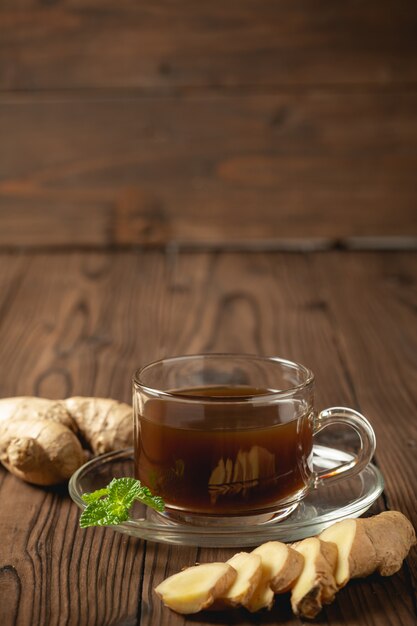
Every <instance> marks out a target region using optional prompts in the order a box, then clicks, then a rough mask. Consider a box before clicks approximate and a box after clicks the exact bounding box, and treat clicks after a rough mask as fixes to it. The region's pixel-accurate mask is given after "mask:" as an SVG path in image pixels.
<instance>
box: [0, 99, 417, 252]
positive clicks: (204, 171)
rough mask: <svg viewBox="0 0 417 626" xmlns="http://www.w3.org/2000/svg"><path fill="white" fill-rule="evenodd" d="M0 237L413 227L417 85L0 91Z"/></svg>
mask: <svg viewBox="0 0 417 626" xmlns="http://www.w3.org/2000/svg"><path fill="white" fill-rule="evenodd" d="M0 136H1V137H2V151H1V156H0V245H1V246H3V247H4V246H6V247H7V246H31V245H35V246H50V247H57V246H60V245H67V246H79V245H93V246H109V245H132V244H143V245H159V246H163V245H166V244H167V243H170V242H177V243H178V242H179V243H188V244H190V243H191V244H197V245H198V244H211V245H213V244H215V245H222V244H226V243H227V244H231V243H232V244H233V243H236V242H248V241H249V242H250V241H252V242H263V243H265V241H292V240H298V241H303V240H305V239H308V240H313V241H316V242H317V241H318V242H323V241H327V242H328V241H335V240H340V239H349V238H350V237H365V236H387V237H392V236H409V237H410V236H414V237H416V236H417V213H416V211H415V199H416V192H417V189H416V176H415V172H416V171H417V148H416V146H417V95H416V94H414V93H412V94H404V93H403V94H401V93H396V94H395V95H393V94H378V95H376V94H372V93H368V94H365V93H362V94H339V93H322V92H318V93H317V92H311V93H303V94H301V93H299V94H297V93H287V94H282V95H269V96H266V95H263V96H249V95H248V96H245V97H238V96H227V97H226V96H213V97H208V98H207V97H201V96H196V97H186V98H152V97H149V98H136V97H133V98H126V99H123V100H121V99H112V98H111V97H108V98H107V99H95V98H86V99H81V100H80V99H78V98H77V97H73V98H71V97H67V98H64V99H62V96H59V95H55V96H52V95H48V96H42V97H41V96H37V97H26V96H7V97H6V96H4V97H3V98H2V99H0Z"/></svg>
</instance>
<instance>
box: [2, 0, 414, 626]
mask: <svg viewBox="0 0 417 626" xmlns="http://www.w3.org/2000/svg"><path fill="white" fill-rule="evenodd" d="M416 7H417V4H416V2H415V0H403V1H402V2H397V1H394V0H368V2H366V3H363V2H358V1H357V0H346V1H345V2H343V3H335V2H329V0H315V1H314V2H307V1H306V0H273V1H271V0H239V1H238V2H235V1H230V2H225V1H224V0H210V1H209V2H195V1H191V0H170V1H169V2H168V1H166V0H141V1H140V2H138V1H137V0H67V1H66V2H63V1H62V0H43V1H42V2H40V1H38V2H34V1H33V0H19V2H16V1H15V0H2V2H1V3H0V347H1V361H0V397H2V396H9V395H22V394H35V395H41V396H46V397H52V398H59V397H65V396H69V395H72V394H77V395H78V394H79V395H98V396H100V395H102V396H112V397H114V398H117V399H120V400H125V401H127V402H130V388H131V376H132V372H133V370H134V369H135V368H137V367H138V366H140V365H143V364H145V363H146V362H149V361H151V360H154V359H157V358H159V357H163V356H167V355H174V354H185V353H196V352H201V351H206V352H216V351H217V352H224V351H232V352H249V353H257V354H275V355H281V356H284V357H287V358H289V359H293V360H296V361H300V362H302V363H305V364H306V365H308V366H309V367H311V368H312V369H313V370H314V372H315V374H316V378H317V406H318V408H324V407H326V406H332V405H348V406H352V407H354V408H357V409H359V410H361V411H362V412H363V413H365V414H366V415H367V416H368V417H369V419H370V420H371V422H372V424H373V425H374V428H375V430H376V434H377V439H378V447H377V454H376V462H377V464H378V465H379V467H380V469H381V470H382V472H383V474H384V476H385V481H386V489H385V492H384V494H383V496H382V497H381V498H380V499H379V501H378V502H377V503H376V505H375V507H374V510H386V509H399V510H401V511H403V512H404V513H405V514H407V515H408V516H409V517H410V518H411V519H412V520H413V522H414V524H415V525H416V524H417V506H416V481H415V476H416V473H417V466H416V456H417V433H416V382H417V381H416V371H417V370H416V366H417V357H416V355H417V333H416V320H415V316H416V308H417V295H416V289H415V287H416V281H417V253H416V249H417V212H416V198H417V190H416V172H417V148H416V146H417V92H416V85H417V37H416V24H417V10H416ZM389 249H392V250H396V251H391V252H390V251H389ZM407 250H408V251H407ZM78 517H79V511H78V510H77V508H76V506H75V505H74V504H73V503H72V502H71V501H70V499H69V497H68V495H67V490H66V487H65V486H64V487H62V488H54V489H42V488H37V487H32V486H30V485H27V484H24V483H22V482H20V481H19V480H17V479H16V478H14V477H13V476H11V475H9V474H8V473H7V472H6V471H5V470H3V469H1V468H0V538H1V541H0V626H12V625H13V626H29V625H30V626H55V625H59V626H63V625H66V626H75V625H77V626H104V625H106V626H110V625H111V626H116V625H117V626H128V625H132V626H133V625H134V624H139V623H140V624H141V625H142V626H146V625H149V626H156V625H157V624H159V625H162V626H166V625H171V624H172V625H178V624H182V623H187V624H196V625H197V624H200V625H202V624H205V625H208V624H231V623H233V624H242V625H243V624H252V623H259V624H296V623H301V620H297V619H296V618H295V617H293V616H292V615H291V613H290V610H289V603H288V599H287V598H284V599H280V600H279V601H278V602H277V605H276V607H275V608H274V609H273V610H272V611H271V613H262V614H259V615H258V614H256V615H250V614H248V613H245V612H244V611H234V612H231V613H228V614H218V615H216V614H211V613H206V614H202V615H197V616H195V617H190V618H188V619H184V618H182V617H178V616H176V615H175V614H173V613H171V612H169V611H168V610H167V609H165V608H163V607H162V605H161V603H160V602H159V601H158V599H157V598H156V597H155V594H154V593H153V588H154V586H155V585H156V584H157V583H159V582H160V581H161V580H162V579H163V578H164V577H165V576H167V575H169V574H171V573H173V572H175V571H177V570H178V569H180V568H181V567H183V566H185V565H189V564H192V563H194V562H195V561H196V560H198V561H204V560H212V559H225V558H226V557H227V556H228V555H229V554H230V553H231V551H227V550H216V549H213V550H207V549H200V550H199V549H192V548H186V547H169V546H164V545H159V544H153V543H144V542H143V541H140V540H138V539H133V538H127V537H125V536H122V535H119V534H117V533H115V532H113V531H112V530H110V529H91V530H86V531H82V530H80V529H79V528H78ZM416 576H417V558H416V550H415V549H414V551H413V552H412V553H411V554H410V557H409V558H408V559H407V562H406V564H405V565H404V567H403V568H402V570H401V571H400V572H399V573H398V574H396V575H395V576H393V577H392V578H389V579H382V578H381V577H379V576H376V575H375V576H371V577H370V578H369V579H368V580H358V581H354V582H351V583H349V585H348V586H347V587H346V588H345V589H343V590H342V591H340V593H338V595H337V598H336V601H335V602H334V603H333V604H332V605H331V606H329V607H328V608H326V609H325V610H324V611H323V613H322V614H321V615H320V616H319V618H318V620H317V621H318V623H327V624H329V626H338V625H340V626H342V625H343V626H362V625H365V624H366V625H367V626H398V625H402V626H409V625H411V624H413V623H415V621H416V607H417V599H416V595H415V589H416V585H417V581H416Z"/></svg>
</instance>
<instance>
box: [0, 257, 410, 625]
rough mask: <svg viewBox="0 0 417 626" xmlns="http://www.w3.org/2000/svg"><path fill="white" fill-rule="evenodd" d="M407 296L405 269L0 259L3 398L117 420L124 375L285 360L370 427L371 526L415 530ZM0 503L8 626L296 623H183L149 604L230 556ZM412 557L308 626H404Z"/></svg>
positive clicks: (321, 395)
mask: <svg viewBox="0 0 417 626" xmlns="http://www.w3.org/2000/svg"><path fill="white" fill-rule="evenodd" d="M416 280H417V256H416V254H415V253H407V252H402V253H398V252H343V251H339V252H338V251H333V252H323V253H319V252H316V253H287V254H286V253H261V252H257V253H249V252H221V251H217V252H206V253H204V252H199V253H189V252H188V253H187V252H183V253H174V252H172V251H171V252H169V253H162V252H155V251H148V252H138V251H127V252H117V253H114V252H113V253H97V252H77V253H75V252H74V253H73V252H70V253H64V252H54V253H48V254H47V253H43V252H38V253H36V252H32V253H29V252H27V253H15V254H7V253H3V254H2V255H1V262H0V345H1V346H2V367H1V380H0V389H1V395H2V396H6V395H21V394H37V395H42V396H51V397H63V396H68V395H71V394H74V393H76V394H84V395H92V394H93V395H105V396H107V395H109V396H113V397H115V398H119V399H121V400H125V401H127V402H129V401H130V385H131V382H130V381H131V375H132V371H133V370H134V368H136V367H138V366H140V365H142V364H144V363H146V362H148V361H149V360H152V359H155V358H158V357H162V356H166V355H173V354H183V353H193V352H200V351H208V352H210V351H237V352H251V353H258V354H279V355H283V356H285V357H287V358H290V359H295V360H298V361H301V362H302V363H305V364H307V365H309V366H310V367H311V368H312V369H313V370H314V371H315V373H316V376H317V404H318V407H320V408H323V407H325V406H331V405H337V404H339V405H340V404H342V405H343V404H345V405H349V406H352V407H355V408H358V409H360V410H361V411H362V412H363V413H365V414H366V415H367V416H368V417H369V419H370V420H371V421H372V424H373V426H374V428H375V430H376V434H377V440H378V445H377V453H376V458H375V461H376V463H377V464H378V466H379V467H380V469H381V471H382V472H383V474H384V477H385V481H386V489H385V492H384V494H383V496H382V497H381V498H380V499H379V501H378V503H377V506H376V509H379V510H386V509H399V510H401V511H403V512H404V513H405V514H406V515H408V516H409V517H410V519H412V520H413V521H414V524H416V523H417V506H416V489H415V488H416V481H415V475H416V470H417V467H416V445H417V437H416V435H417V433H416V417H415V383H416V354H417V335H416V326H415V313H416V306H417V300H416V291H415V282H416ZM0 502H1V503H2V506H1V507H0V536H1V537H2V541H1V543H0V624H1V625H2V626H12V625H19V626H26V625H28V624H31V626H52V625H55V624H59V625H62V624H67V625H71V626H72V625H82V626H84V625H85V626H91V625H93V624H95V625H100V626H102V625H104V624H106V625H110V624H111V625H116V624H117V625H122V624H123V625H128V624H129V625H130V624H131V625H133V624H139V623H140V624H141V625H142V626H143V625H147V624H149V626H151V625H152V626H155V625H156V624H162V625H165V624H173V625H174V624H183V623H189V624H200V625H203V624H205V625H207V624H225V625H226V624H231V623H233V624H242V625H243V624H251V623H259V624H272V623H274V624H275V623H279V624H296V623H301V620H299V619H297V618H295V617H293V616H292V615H291V612H290V609H289V602H288V599H287V598H284V599H279V600H278V601H277V603H276V606H275V607H274V608H273V610H272V611H271V612H270V613H262V614H259V615H250V614H248V613H246V612H244V611H243V610H242V611H238V610H237V611H233V612H230V613H219V614H212V613H203V614H201V615H197V616H194V617H190V618H188V619H186V618H184V617H181V616H177V615H175V614H174V613H172V612H170V611H169V610H168V609H166V608H164V607H163V606H162V604H161V602H160V601H159V600H158V599H157V598H156V596H155V594H154V592H153V588H154V586H155V585H156V584H158V583H159V582H160V581H161V580H162V579H163V578H164V577H166V576H167V575H169V574H171V573H174V572H176V571H177V570H179V569H181V568H182V567H184V566H185V565H190V564H192V563H194V562H195V561H200V562H201V561H206V560H213V559H218V560H224V559H225V558H227V557H228V556H229V555H231V554H232V552H233V550H224V549H197V548H189V547H181V546H176V547H173V546H167V545H162V544H157V543H152V542H143V541H141V540H139V539H135V538H128V537H126V536H123V535H120V534H117V533H115V532H114V531H112V530H111V529H89V530H80V529H79V528H78V517H79V511H78V509H77V507H76V506H75V505H74V504H73V503H72V502H71V500H70V498H69V497H68V495H67V490H66V488H65V487H62V488H55V489H52V488H51V489H44V488H40V487H33V486H30V485H28V484H25V483H23V482H21V481H19V480H18V479H17V478H15V477H13V476H11V475H10V474H8V473H7V472H6V471H5V470H3V469H1V470H0ZM416 557H417V555H416V550H415V549H414V550H413V551H412V552H411V554H410V557H409V558H408V559H407V562H406V563H405V565H404V566H403V568H402V570H401V571H400V572H399V573H398V574H396V575H394V576H393V577H391V578H386V579H384V578H382V577H380V576H378V575H373V576H371V577H370V578H369V579H366V580H356V581H353V582H351V583H349V585H348V586H347V587H346V588H345V589H343V590H342V591H340V592H339V593H338V594H337V597H336V600H335V602H334V603H333V604H332V605H331V606H329V607H328V608H326V609H325V610H324V611H323V612H322V613H321V615H320V617H319V618H318V622H319V623H328V624H331V625H332V626H336V625H339V624H343V625H346V624H349V625H353V624H355V626H358V625H365V624H366V625H378V626H384V625H387V626H388V625H389V626H393V625H394V624H395V625H400V624H401V625H404V626H409V625H411V624H412V623H414V620H415V616H416V614H415V606H416V605H415V602H416V598H415V583H416V575H417V558H416Z"/></svg>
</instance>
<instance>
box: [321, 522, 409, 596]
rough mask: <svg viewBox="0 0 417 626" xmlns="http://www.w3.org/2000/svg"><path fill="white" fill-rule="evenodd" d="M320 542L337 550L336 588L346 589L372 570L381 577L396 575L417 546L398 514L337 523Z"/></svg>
mask: <svg viewBox="0 0 417 626" xmlns="http://www.w3.org/2000/svg"><path fill="white" fill-rule="evenodd" d="M320 539H322V540H324V541H331V542H333V543H334V544H336V546H337V550H338V560H337V567H336V573H335V578H336V583H337V585H338V587H343V586H344V585H346V583H347V582H348V581H349V579H350V578H362V577H364V576H369V574H372V572H374V571H375V570H377V571H378V572H379V573H380V574H381V575H382V576H391V575H392V574H395V572H397V571H398V570H399V569H400V567H401V565H402V562H403V560H404V559H405V557H406V556H407V554H408V551H409V550H410V548H411V546H412V545H414V543H415V542H416V536H415V532H414V528H413V526H412V525H411V523H410V522H409V520H408V519H407V518H406V517H405V515H403V514H402V513H399V512H398V511H385V512H384V513H380V514H379V515H375V516H374V517H367V518H363V519H346V520H343V521H341V522H336V523H335V524H333V525H332V526H330V527H329V528H326V530H324V531H323V532H322V533H321V534H320Z"/></svg>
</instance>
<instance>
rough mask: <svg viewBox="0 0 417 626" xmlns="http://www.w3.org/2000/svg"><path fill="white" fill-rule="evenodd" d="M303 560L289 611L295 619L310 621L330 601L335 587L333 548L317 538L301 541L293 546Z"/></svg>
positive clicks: (334, 548)
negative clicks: (306, 618)
mask: <svg viewBox="0 0 417 626" xmlns="http://www.w3.org/2000/svg"><path fill="white" fill-rule="evenodd" d="M293 548H294V550H296V551H297V552H299V553H300V554H302V555H303V557H304V567H303V570H302V572H301V574H300V576H299V578H298V579H297V581H296V583H295V585H294V587H293V588H292V592H291V607H292V610H293V612H294V613H295V615H301V616H302V617H308V618H313V617H316V615H317V614H318V613H319V612H320V610H321V608H322V606H323V604H329V603H330V602H332V601H333V600H334V597H335V594H336V592H337V585H336V581H335V579H334V575H333V573H334V571H335V569H336V562H337V547H336V546H335V544H333V543H329V542H325V541H321V540H320V539H317V537H310V538H308V539H304V540H303V541H300V542H299V543H297V544H294V546H293Z"/></svg>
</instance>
